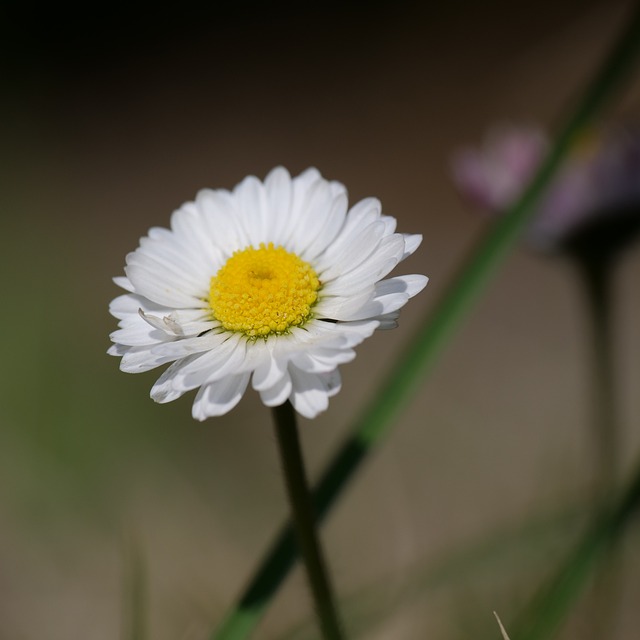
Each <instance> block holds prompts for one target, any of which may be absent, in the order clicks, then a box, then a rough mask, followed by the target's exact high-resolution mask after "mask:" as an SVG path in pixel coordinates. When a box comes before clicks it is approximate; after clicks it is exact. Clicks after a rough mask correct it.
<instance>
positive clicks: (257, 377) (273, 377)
mask: <svg viewBox="0 0 640 640" xmlns="http://www.w3.org/2000/svg"><path fill="white" fill-rule="evenodd" d="M286 370H287V363H286V361H284V360H280V359H278V358H274V357H268V358H265V359H264V361H263V362H262V363H261V364H260V365H258V366H257V367H256V369H255V371H254V373H253V379H252V381H251V384H252V386H253V388H254V389H255V390H256V391H262V390H263V389H270V388H271V387H273V386H274V385H276V384H277V383H278V382H279V381H280V380H282V378H283V376H284V374H285V372H286Z"/></svg>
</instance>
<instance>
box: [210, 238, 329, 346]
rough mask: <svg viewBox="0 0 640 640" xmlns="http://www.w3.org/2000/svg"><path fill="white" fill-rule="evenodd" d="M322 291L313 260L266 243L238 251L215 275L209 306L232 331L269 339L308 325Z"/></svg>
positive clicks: (226, 327) (212, 280) (217, 317)
mask: <svg viewBox="0 0 640 640" xmlns="http://www.w3.org/2000/svg"><path fill="white" fill-rule="evenodd" d="M319 289H320V281H319V280H318V276H317V275H316V272H315V271H314V270H313V268H312V267H311V265H310V264H308V263H306V262H305V261H304V260H301V259H300V258H299V257H298V256H297V255H295V254H294V253H289V252H288V251H287V250H286V249H284V248H282V247H274V246H273V243H269V244H268V245H265V244H263V243H261V244H260V246H259V248H257V249H254V248H253V247H251V246H250V247H248V248H246V249H243V250H242V251H236V252H235V253H234V254H233V255H232V256H231V257H230V258H229V259H228V260H227V261H226V263H225V264H224V265H223V267H222V268H221V269H220V270H219V271H218V273H216V275H215V276H213V278H211V289H210V293H209V305H210V306H211V310H212V311H213V315H214V316H215V318H216V320H218V321H219V322H220V323H221V324H222V326H223V327H224V328H225V329H227V330H228V331H240V332H241V333H244V334H246V335H247V336H250V337H258V336H264V337H266V336H269V335H271V334H281V333H286V332H287V331H288V330H289V329H290V328H291V327H297V326H300V325H302V324H304V323H305V322H306V321H307V320H308V319H309V316H310V314H311V307H312V306H313V304H314V303H315V301H316V300H317V299H318V290H319Z"/></svg>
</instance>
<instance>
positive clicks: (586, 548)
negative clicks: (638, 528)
mask: <svg viewBox="0 0 640 640" xmlns="http://www.w3.org/2000/svg"><path fill="white" fill-rule="evenodd" d="M639 508H640V464H638V466H637V468H636V470H635V474H634V476H633V477H632V478H631V481H630V482H629V484H628V485H627V487H626V489H625V490H624V492H623V493H622V495H621V496H620V497H619V498H618V499H617V500H615V501H613V507H610V508H609V509H607V510H604V511H602V512H601V514H600V516H599V517H598V519H597V520H596V521H595V523H594V525H593V526H592V527H591V528H590V529H589V530H588V531H587V533H586V535H585V536H584V538H583V539H582V540H581V541H580V542H579V543H578V545H577V546H576V548H575V549H574V550H573V552H572V553H571V555H570V556H569V558H568V559H567V560H566V562H565V563H564V565H563V566H562V567H561V568H560V570H559V571H558V572H557V573H556V574H555V576H554V577H553V579H552V580H550V582H549V583H548V585H547V586H546V587H545V588H544V589H543V590H542V591H541V592H540V593H539V594H538V596H537V597H536V598H534V600H533V602H532V603H531V606H530V607H528V609H527V611H526V612H525V614H524V615H523V616H522V618H521V620H520V621H519V622H517V623H516V624H514V625H513V628H510V629H509V631H510V633H511V635H512V637H513V638H517V639H518V640H543V639H546V638H551V637H553V634H554V633H555V632H556V631H557V630H558V628H559V627H560V625H561V624H562V622H563V621H564V619H565V618H566V616H567V614H568V612H569V611H570V609H571V607H572V606H573V605H574V603H575V602H576V601H577V599H578V598H579V596H580V595H581V594H582V593H583V592H584V590H585V588H586V586H587V585H588V584H589V581H590V578H591V577H592V575H593V571H594V569H596V568H597V566H598V565H599V563H600V561H602V560H603V559H605V558H606V557H607V555H608V553H609V551H610V550H611V548H612V547H613V546H614V544H615V543H616V542H617V541H618V539H619V538H620V537H621V535H622V533H623V532H624V530H625V529H626V527H627V525H628V524H629V523H630V522H631V521H632V517H633V516H634V515H635V514H636V512H637V511H638V509H639Z"/></svg>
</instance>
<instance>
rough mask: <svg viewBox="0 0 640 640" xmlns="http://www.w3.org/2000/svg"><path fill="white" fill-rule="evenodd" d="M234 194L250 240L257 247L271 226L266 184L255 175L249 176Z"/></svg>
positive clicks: (237, 187)
mask: <svg viewBox="0 0 640 640" xmlns="http://www.w3.org/2000/svg"><path fill="white" fill-rule="evenodd" d="M233 195H234V197H235V199H236V209H237V211H238V214H239V215H240V216H241V218H240V219H241V220H242V221H243V222H244V227H245V231H246V233H247V236H248V237H249V242H250V243H251V244H252V245H253V246H254V247H256V248H257V247H258V246H259V245H260V243H261V242H265V240H266V237H267V230H268V228H269V217H270V216H269V212H270V209H269V204H268V200H267V194H266V192H265V189H264V185H263V184H262V182H260V180H258V178H256V177H255V176H247V177H246V178H245V179H244V180H243V181H242V182H241V183H240V184H239V185H237V186H236V188H235V189H234V190H233Z"/></svg>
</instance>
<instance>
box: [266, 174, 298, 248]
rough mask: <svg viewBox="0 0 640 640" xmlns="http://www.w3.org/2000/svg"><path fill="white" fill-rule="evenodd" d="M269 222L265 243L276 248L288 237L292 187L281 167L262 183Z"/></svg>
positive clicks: (289, 177)
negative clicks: (269, 243)
mask: <svg viewBox="0 0 640 640" xmlns="http://www.w3.org/2000/svg"><path fill="white" fill-rule="evenodd" d="M264 187H265V190H266V193H267V202H268V206H269V213H270V214H271V220H270V224H269V228H268V231H267V235H266V239H265V242H273V243H274V245H276V246H281V245H282V244H284V242H285V241H286V239H287V238H288V237H289V234H288V232H289V231H290V215H291V201H292V199H293V187H292V184H291V176H290V175H289V172H288V171H287V170H286V169H284V168H283V167H276V168H275V169H273V171H271V173H269V175H268V176H267V177H266V179H265V181H264Z"/></svg>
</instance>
